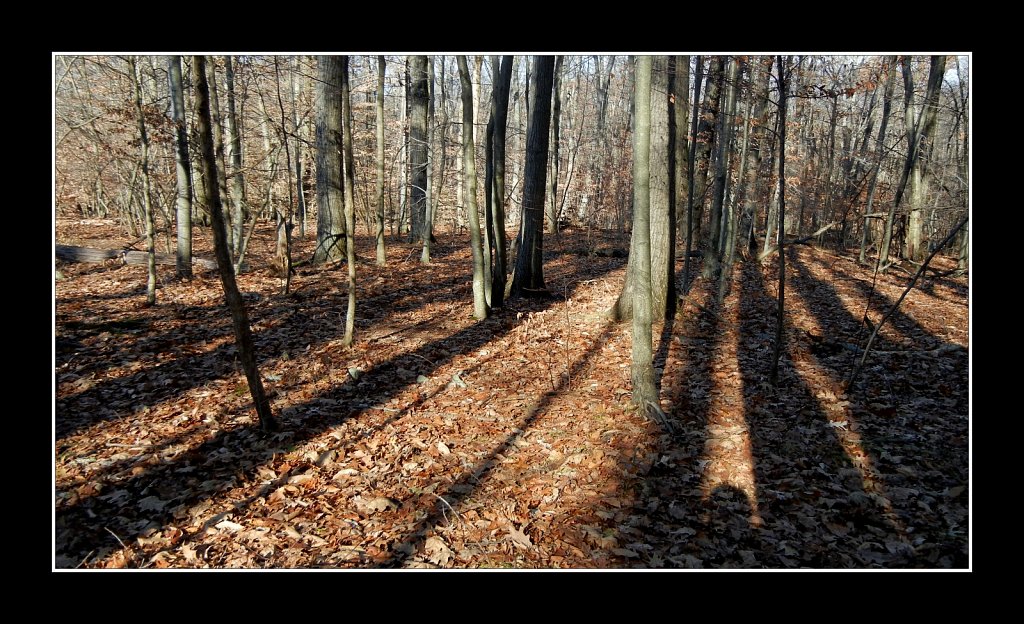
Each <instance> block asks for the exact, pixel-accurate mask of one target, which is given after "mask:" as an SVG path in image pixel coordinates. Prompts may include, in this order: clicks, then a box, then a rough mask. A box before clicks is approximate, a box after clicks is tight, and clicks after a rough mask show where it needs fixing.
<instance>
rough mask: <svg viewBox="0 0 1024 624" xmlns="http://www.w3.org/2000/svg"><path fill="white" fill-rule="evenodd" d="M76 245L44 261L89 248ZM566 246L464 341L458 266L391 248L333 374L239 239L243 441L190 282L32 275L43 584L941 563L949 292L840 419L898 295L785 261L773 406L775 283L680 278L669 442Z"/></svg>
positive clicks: (950, 374)
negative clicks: (187, 577)
mask: <svg viewBox="0 0 1024 624" xmlns="http://www.w3.org/2000/svg"><path fill="white" fill-rule="evenodd" d="M91 227H92V230H98V229H99V228H97V227H96V226H91ZM83 228H84V226H81V225H75V224H68V223H58V238H60V236H61V235H62V234H63V235H67V233H68V232H74V235H75V237H76V239H78V240H87V239H88V238H89V237H90V236H93V237H96V238H115V237H116V233H115V234H112V233H111V232H110V231H81V230H83ZM85 229H88V228H85ZM108 230H109V228H108ZM203 234H204V235H206V234H207V233H206V232H204V233H203ZM585 235H586V234H585V233H584V232H582V231H581V232H574V231H572V230H570V231H567V232H565V233H564V238H563V239H562V241H561V242H560V243H559V242H552V243H551V244H550V248H549V249H548V251H546V252H545V253H546V266H545V271H546V273H547V279H548V287H549V289H550V290H551V291H552V293H554V294H555V296H554V297H552V298H551V299H550V300H523V301H511V302H508V303H507V305H506V307H505V308H504V309H502V310H496V311H494V314H493V315H492V317H491V318H489V319H487V320H486V321H482V322H474V321H473V319H472V318H471V314H470V312H471V283H470V271H469V266H470V265H469V254H468V250H467V249H466V244H465V241H463V240H461V239H459V238H451V239H445V237H443V236H442V237H440V238H441V243H440V244H439V246H438V247H437V248H435V252H437V251H438V250H439V251H440V253H435V259H434V262H433V263H432V264H431V265H429V266H423V265H420V264H419V263H418V262H416V261H415V260H414V258H415V257H416V255H417V254H416V252H415V249H414V248H413V247H411V246H407V245H403V244H401V243H392V249H394V251H395V253H394V254H393V255H391V256H390V257H392V258H394V260H391V261H389V262H390V264H389V266H388V267H386V268H384V269H380V268H377V267H376V266H374V265H373V264H372V263H371V262H369V261H367V262H360V264H359V285H358V286H357V288H359V291H358V293H357V294H358V297H359V308H358V309H357V319H356V329H357V342H356V344H355V345H354V347H352V348H350V349H345V348H344V347H342V346H341V343H340V339H341V332H342V328H343V324H344V299H345V293H344V292H343V290H344V286H343V285H342V283H343V280H341V279H337V275H338V274H337V270H336V269H331V268H328V269H326V270H319V269H311V268H308V267H307V268H300V269H299V271H298V274H297V275H296V276H295V278H293V283H292V287H293V292H292V294H290V295H281V294H279V289H280V280H278V279H277V278H275V277H274V276H273V275H271V274H270V273H269V271H262V270H260V269H259V268H258V267H260V266H261V264H260V262H261V256H260V254H266V255H269V253H270V251H271V250H272V247H273V243H272V232H271V230H269V229H268V228H265V227H261V228H259V229H258V231H257V235H256V236H255V237H254V239H253V245H252V252H251V253H252V254H253V256H251V262H252V264H253V266H254V267H256V269H255V270H253V271H251V272H249V273H244V274H242V275H240V276H239V284H240V287H241V289H242V291H243V292H244V293H246V300H247V303H248V305H249V311H250V315H251V317H252V323H253V328H254V331H255V334H256V340H257V349H258V355H259V360H260V366H261V372H262V373H263V376H264V380H265V383H266V385H267V390H268V393H269V394H270V396H271V400H272V403H273V407H274V410H275V413H277V414H278V415H279V417H280V418H281V420H282V423H283V424H284V425H285V430H284V431H283V432H281V433H279V434H274V435H271V436H264V435H263V434H261V433H260V432H259V431H258V430H257V428H256V427H255V426H254V422H253V420H254V416H253V413H252V412H253V410H252V406H251V400H250V399H249V396H248V389H247V387H246V385H245V381H244V375H242V373H241V367H240V365H239V363H238V362H237V355H236V354H235V350H234V346H233V340H232V336H231V330H230V324H229V322H228V318H227V310H226V309H225V307H224V305H223V297H222V294H221V290H220V284H219V280H217V279H216V275H215V274H213V273H209V272H207V273H203V272H200V273H197V275H196V277H195V278H194V279H193V280H191V281H188V282H181V281H177V280H176V279H175V278H174V276H173V268H172V269H171V270H168V269H167V268H166V267H161V269H160V278H161V279H160V285H161V288H160V290H159V291H158V305H157V306H155V307H152V308H147V307H145V306H144V305H143V302H144V294H145V293H144V284H145V269H144V268H143V267H135V266H117V265H113V264H107V265H99V266H97V265H85V264H82V265H67V266H64V267H62V272H63V274H64V276H65V279H62V280H60V281H58V282H57V283H56V302H55V305H56V326H55V345H56V351H55V353H56V355H55V375H56V384H57V392H56V396H55V429H54V430H55V432H56V437H55V440H54V442H55V474H56V480H55V484H54V486H55V512H56V525H55V526H56V529H55V533H54V549H55V563H56V565H57V567H62V568H63V567H79V568H117V567H136V568H375V567H385V568H387V567H390V568H396V567H423V568H429V569H436V568H461V569H465V568H633V567H637V568H729V567H739V568H795V567H810V568H875V567H879V568H964V567H967V566H968V565H969V542H968V522H969V500H970V489H969V465H968V448H969V436H968V421H969V409H968V405H969V385H968V373H967V371H968V346H969V345H968V344H967V335H968V332H967V329H968V328H967V323H968V300H967V286H966V279H964V278H954V277H949V276H947V277H943V278H936V279H932V280H931V281H930V282H927V283H926V284H925V285H923V287H922V288H918V289H915V290H914V291H912V292H911V294H910V295H909V296H908V298H907V299H906V300H905V301H904V303H903V305H902V306H901V311H900V312H899V313H898V314H896V315H894V317H893V320H892V324H891V325H887V326H886V327H885V328H883V330H882V332H881V334H880V337H879V342H878V345H877V346H876V347H875V348H876V349H877V350H878V351H879V355H877V356H876V355H874V354H872V355H869V366H868V367H867V369H866V370H865V372H864V374H863V378H862V380H861V381H860V384H859V387H858V389H857V391H856V392H854V393H852V394H850V395H847V394H846V393H845V388H844V384H843V381H844V375H845V374H846V373H847V372H848V371H849V368H850V366H852V363H853V358H854V357H855V356H858V355H859V354H858V353H857V351H856V348H857V347H858V346H860V345H863V343H864V338H865V337H866V334H865V333H864V329H863V325H862V324H861V321H860V319H861V315H862V314H863V311H864V309H865V306H866V305H867V297H868V295H869V294H871V295H872V302H871V307H870V309H869V311H868V316H869V318H870V319H871V320H872V321H877V320H878V318H879V317H880V316H881V314H883V313H884V311H885V309H886V307H885V306H888V305H891V303H892V302H893V301H895V300H896V298H898V296H899V293H900V292H901V291H902V288H903V287H904V286H905V283H906V278H905V276H900V275H899V274H886V275H883V276H880V278H879V281H878V284H877V288H876V291H875V292H874V293H872V291H871V289H870V284H871V274H870V272H869V271H868V270H866V269H865V268H863V267H860V266H858V265H857V264H856V263H855V262H854V261H852V260H850V259H848V258H845V257H838V256H833V255H831V254H828V253H826V252H822V251H816V250H812V249H803V248H801V249H795V250H794V252H793V257H794V261H793V262H792V266H791V267H788V268H787V281H788V283H787V291H786V292H787V319H786V320H787V326H786V337H787V342H786V350H785V352H784V354H783V358H782V362H781V364H780V376H781V377H782V382H781V383H780V386H779V387H778V388H773V387H771V386H770V385H769V384H768V383H767V370H768V365H769V361H768V358H769V357H770V353H771V348H772V345H773V343H772V340H773V335H774V309H773V306H774V299H773V298H774V296H775V287H776V282H777V279H776V269H775V267H771V266H765V267H761V266H760V265H757V264H756V263H753V262H747V263H741V264H739V265H738V266H737V268H736V271H735V274H734V283H733V285H732V287H731V289H730V293H729V296H728V297H727V298H726V299H725V300H724V302H723V303H722V304H720V305H719V304H717V303H716V302H715V300H714V293H715V292H716V290H717V288H716V287H715V285H714V284H708V283H706V282H705V281H704V280H700V279H698V280H697V281H696V282H695V285H694V288H693V291H692V293H691V295H690V296H689V297H688V298H687V299H686V300H685V301H684V302H682V304H681V305H680V311H679V313H678V314H677V315H676V317H675V319H674V320H673V321H672V323H671V324H668V326H667V327H666V326H665V325H660V324H659V325H657V326H656V327H655V345H656V356H655V366H656V368H657V369H658V375H659V376H660V380H659V382H660V388H661V406H662V409H663V410H664V411H665V413H666V414H667V415H668V417H669V418H671V419H672V420H673V424H674V425H675V427H674V428H675V429H676V432H675V434H674V435H669V434H667V433H665V431H664V430H662V429H660V428H658V427H657V426H656V425H654V424H652V423H650V422H648V421H647V420H645V419H644V418H643V417H641V416H640V415H638V414H637V413H636V412H635V411H634V410H633V409H632V408H631V407H630V405H629V353H630V337H629V336H630V333H629V327H628V324H626V325H618V326H617V325H608V324H607V323H606V322H605V320H604V318H603V312H604V311H605V310H607V309H608V308H609V307H610V305H611V303H612V302H613V301H614V299H615V297H616V296H617V295H618V291H619V289H620V288H621V283H622V279H623V277H624V269H625V261H624V260H622V259H615V258H594V257H582V256H578V255H576V254H573V253H570V251H567V250H572V249H573V248H575V247H583V246H584V245H583V243H582V239H583V238H584V237H585ZM260 237H262V238H260ZM573 237H575V238H576V239H579V240H578V241H576V242H578V243H579V244H578V245H577V244H574V242H573V241H574V239H573ZM260 241H262V242H260ZM297 243H298V245H297V246H298V248H299V249H298V250H297V251H296V257H305V253H306V252H307V251H310V250H311V247H310V245H311V241H310V240H308V239H307V240H305V241H301V240H300V241H297ZM360 244H363V245H364V246H365V244H368V243H367V241H360ZM204 245H206V246H207V247H208V246H209V241H204V240H203V239H202V237H201V236H200V237H199V239H198V240H197V243H196V247H197V253H203V252H204V250H205V248H204ZM304 246H305V247H310V249H309V250H307V249H305V247H304ZM366 248H368V247H366ZM206 251H208V250H206ZM406 256H409V258H410V259H409V260H404V261H403V258H406ZM267 264H269V261H267ZM681 265H682V263H681V262H680V268H681ZM264 266H265V265H264ZM851 346H852V347H853V348H850V347H851Z"/></svg>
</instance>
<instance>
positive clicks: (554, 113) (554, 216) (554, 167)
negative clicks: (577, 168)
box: [547, 55, 565, 235]
mask: <svg viewBox="0 0 1024 624" xmlns="http://www.w3.org/2000/svg"><path fill="white" fill-rule="evenodd" d="M564 59H565V57H564V56H562V55H558V56H556V57H555V69H554V72H555V77H554V87H553V88H552V97H553V98H554V102H553V103H552V106H551V163H550V164H551V176H550V177H549V178H548V191H547V195H548V197H547V207H548V210H547V213H548V215H547V226H548V233H549V234H555V235H557V234H558V212H559V211H558V159H559V153H558V151H559V143H560V138H561V137H560V128H559V126H561V120H562V96H561V91H562V61H563V60H564Z"/></svg>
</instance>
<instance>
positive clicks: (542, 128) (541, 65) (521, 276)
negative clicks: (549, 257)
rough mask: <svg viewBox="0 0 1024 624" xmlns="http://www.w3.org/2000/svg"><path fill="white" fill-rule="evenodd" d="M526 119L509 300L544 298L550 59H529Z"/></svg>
mask: <svg viewBox="0 0 1024 624" xmlns="http://www.w3.org/2000/svg"><path fill="white" fill-rule="evenodd" d="M533 65H534V67H533V76H532V78H531V91H532V92H533V97H532V98H530V115H529V119H528V121H527V124H528V128H527V132H526V165H525V167H524V174H523V177H524V180H525V182H524V185H523V216H522V220H521V222H520V224H521V225H520V229H519V249H518V251H517V253H516V266H515V269H514V272H513V276H512V290H511V292H510V293H509V294H510V296H512V297H535V296H543V295H546V294H547V288H546V287H545V285H544V185H545V179H546V176H547V158H548V134H549V132H550V127H551V88H552V80H553V73H554V66H555V57H553V56H535V57H533Z"/></svg>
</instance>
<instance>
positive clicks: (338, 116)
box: [313, 55, 345, 264]
mask: <svg viewBox="0 0 1024 624" xmlns="http://www.w3.org/2000/svg"><path fill="white" fill-rule="evenodd" d="M341 141H342V110H341V60H340V59H339V58H338V57H337V56H332V55H324V56H318V57H317V81H316V203H317V224H316V250H315V251H314V252H313V263H314V264H323V263H328V262H335V261H338V260H341V259H342V258H344V257H345V255H344V254H345V243H344V242H343V241H344V237H345V197H344V182H343V180H342V164H341V150H342V147H341Z"/></svg>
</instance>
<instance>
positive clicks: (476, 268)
mask: <svg viewBox="0 0 1024 624" xmlns="http://www.w3.org/2000/svg"><path fill="white" fill-rule="evenodd" d="M456 60H457V61H458V64H459V83H460V85H461V87H462V164H463V167H464V168H465V172H464V174H463V181H464V182H463V183H464V184H465V190H464V192H463V197H464V198H465V200H466V213H467V217H468V218H469V244H470V248H471V250H472V252H473V317H474V318H476V319H478V320H483V319H485V318H487V315H488V313H489V312H490V310H488V307H487V299H486V297H485V294H484V251H483V246H482V240H481V237H480V215H479V213H478V212H477V208H476V146H475V144H474V142H473V83H472V82H471V78H470V74H469V66H468V65H467V63H466V57H465V56H464V55H459V56H458V57H457V59H456Z"/></svg>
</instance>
